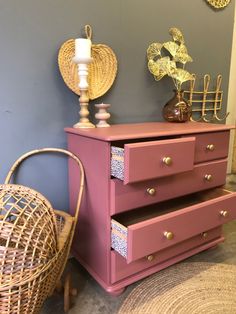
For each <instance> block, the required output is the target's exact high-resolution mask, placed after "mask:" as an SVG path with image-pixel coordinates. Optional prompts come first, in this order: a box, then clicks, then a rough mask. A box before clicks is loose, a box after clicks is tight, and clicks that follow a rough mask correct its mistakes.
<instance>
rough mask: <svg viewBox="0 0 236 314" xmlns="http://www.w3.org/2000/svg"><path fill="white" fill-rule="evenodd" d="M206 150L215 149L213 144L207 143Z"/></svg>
mask: <svg viewBox="0 0 236 314" xmlns="http://www.w3.org/2000/svg"><path fill="white" fill-rule="evenodd" d="M206 148H207V150H209V151H210V152H213V150H215V145H213V144H209V145H207V147H206Z"/></svg>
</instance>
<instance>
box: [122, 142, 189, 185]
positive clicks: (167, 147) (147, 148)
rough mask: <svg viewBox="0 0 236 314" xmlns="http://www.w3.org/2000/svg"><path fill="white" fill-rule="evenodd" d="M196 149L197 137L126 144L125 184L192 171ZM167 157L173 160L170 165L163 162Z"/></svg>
mask: <svg viewBox="0 0 236 314" xmlns="http://www.w3.org/2000/svg"><path fill="white" fill-rule="evenodd" d="M194 149H195V137H189V138H185V139H183V138H180V139H170V140H160V141H151V142H141V143H140V142H139V143H133V144H126V145H125V156H124V158H125V159H124V184H127V183H133V182H137V181H144V180H147V179H153V178H159V177H163V176H168V175H171V174H175V173H179V172H183V171H188V170H191V169H193V160H194ZM183 152H185V154H186V155H187V156H188V158H183V155H182V154H183ZM165 157H170V158H171V160H172V162H171V164H170V165H166V164H165V163H164V162H163V159H164V158H165Z"/></svg>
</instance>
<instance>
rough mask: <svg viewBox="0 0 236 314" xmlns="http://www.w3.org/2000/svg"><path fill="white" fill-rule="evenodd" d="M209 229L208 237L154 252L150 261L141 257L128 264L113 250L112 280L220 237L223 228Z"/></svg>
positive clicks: (190, 240)
mask: <svg viewBox="0 0 236 314" xmlns="http://www.w3.org/2000/svg"><path fill="white" fill-rule="evenodd" d="M205 231H207V238H203V237H202V235H201V234H198V235H197V236H195V237H193V238H191V239H187V240H185V241H183V242H180V243H178V244H176V245H173V246H171V247H170V248H168V249H164V250H161V251H159V252H157V253H156V252H154V253H153V260H151V261H149V260H148V259H147V257H144V258H141V259H139V260H137V261H134V262H132V263H130V264H127V262H126V259H125V258H124V257H122V256H121V255H120V254H118V253H117V252H116V251H112V252H111V273H112V277H111V282H112V283H115V282H117V281H119V280H121V279H124V278H126V277H129V276H131V275H133V274H135V273H138V272H140V271H142V270H145V269H147V268H149V267H153V266H155V265H158V264H161V263H162V262H164V261H166V260H169V259H171V258H172V257H173V256H178V255H179V254H181V253H183V252H186V251H188V250H191V249H192V248H193V247H199V246H201V245H203V244H206V243H209V242H211V241H212V240H214V239H217V238H220V237H221V234H222V228H221V227H217V228H214V229H212V230H205Z"/></svg>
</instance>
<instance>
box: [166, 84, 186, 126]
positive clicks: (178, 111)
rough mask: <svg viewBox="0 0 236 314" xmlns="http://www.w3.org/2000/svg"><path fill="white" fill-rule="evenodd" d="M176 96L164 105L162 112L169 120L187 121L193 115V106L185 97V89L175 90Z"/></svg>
mask: <svg viewBox="0 0 236 314" xmlns="http://www.w3.org/2000/svg"><path fill="white" fill-rule="evenodd" d="M174 93H175V94H174V97H173V98H171V99H170V100H169V101H168V102H167V103H166V104H165V106H164V108H163V111H162V114H163V117H164V119H165V120H166V121H168V122H186V121H189V119H190V117H191V106H190V105H189V103H188V101H187V100H186V99H184V97H183V91H179V90H174Z"/></svg>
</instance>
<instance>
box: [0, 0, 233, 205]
mask: <svg viewBox="0 0 236 314" xmlns="http://www.w3.org/2000/svg"><path fill="white" fill-rule="evenodd" d="M234 5H235V3H234V1H231V3H230V5H229V6H228V7H226V8H225V9H224V10H220V11H216V10H213V9H212V8H211V7H210V6H209V5H208V4H207V2H206V1H205V0H194V1H189V0H178V1H173V0H165V1H160V0H145V1H141V0H116V1H111V0H100V1H95V0H77V1H74V0H67V1H65V0H54V1H53V0H41V1H32V0H21V1H19V0H8V1H4V0H1V1H0V42H1V49H0V95H1V96H0V99H1V101H0V132H1V154H0V182H3V180H4V177H5V175H6V172H7V170H8V169H9V167H10V165H11V164H12V162H13V161H14V160H15V159H16V158H18V157H19V156H20V155H21V154H23V153H24V152H26V151H29V150H30V149H33V148H38V147H66V137H65V134H64V131H63V129H64V127H66V126H71V125H73V124H74V123H75V122H77V121H78V110H79V107H78V99H77V96H76V95H75V94H73V92H71V91H70V90H69V89H68V88H67V87H66V86H65V84H64V82H63V80H62V78H61V76H60V73H59V71H58V66H57V54H58V49H59V47H60V46H61V44H62V43H63V42H65V41H66V40H67V39H69V38H76V37H79V36H81V31H82V29H83V26H84V25H85V24H90V25H91V26H92V28H93V42H94V43H105V44H107V45H109V46H110V47H112V48H113V50H114V51H115V53H116V55H117V58H118V62H119V72H118V76H117V79H116V81H115V84H114V85H113V87H112V88H111V90H110V91H109V92H108V93H107V94H106V95H104V96H103V97H101V98H100V99H97V100H96V101H94V102H91V106H90V107H91V109H90V110H91V112H92V114H93V113H94V111H93V104H94V103H99V102H107V103H110V104H111V109H110V112H111V114H112V119H111V122H112V123H123V122H143V121H161V120H162V116H161V109H162V107H163V105H164V104H165V102H166V101H167V100H169V98H170V97H171V95H172V88H173V86H172V84H171V81H170V80H169V79H168V78H167V79H163V80H161V81H160V82H155V81H154V79H153V77H152V76H151V74H150V73H149V72H148V70H147V66H146V49H147V47H148V45H149V44H150V43H152V42H155V41H159V42H163V41H167V40H169V39H170V37H169V35H168V29H169V28H170V27H173V26H176V27H179V28H180V29H181V30H182V31H183V33H184V35H185V39H186V44H187V47H188V49H189V53H190V54H191V55H192V57H193V59H194V62H193V63H192V64H191V65H190V66H189V67H188V69H189V70H190V71H191V72H195V73H197V74H198V75H203V74H205V73H210V74H211V76H212V77H216V75H217V74H218V73H221V74H222V75H223V90H224V106H225V105H226V104H225V101H226V99H227V86H228V77H229V66H230V53H231V42H232V30H233V19H234V16H233V15H234ZM43 169H48V170H47V171H46V173H45V172H43ZM17 179H18V182H21V183H23V184H27V185H30V186H33V187H35V188H36V189H39V190H41V191H42V192H43V193H44V194H46V195H47V196H48V197H49V198H50V199H51V200H52V202H53V203H54V204H55V206H57V207H58V208H66V207H67V197H66V192H67V183H66V163H65V161H64V160H63V158H58V159H55V157H48V156H46V157H45V158H35V159H34V162H32V160H30V161H29V162H28V164H25V167H22V168H21V170H20V172H19V174H18V178H17Z"/></svg>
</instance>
